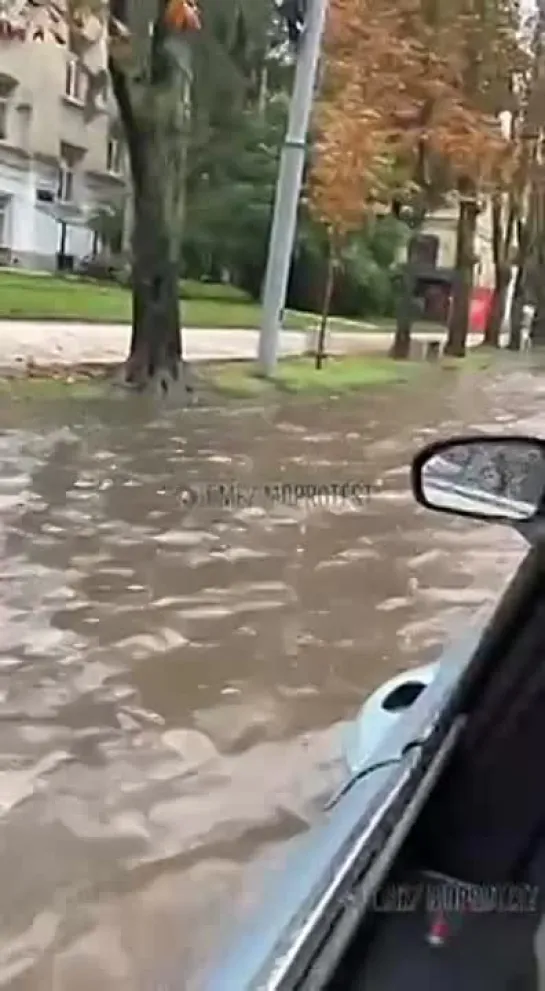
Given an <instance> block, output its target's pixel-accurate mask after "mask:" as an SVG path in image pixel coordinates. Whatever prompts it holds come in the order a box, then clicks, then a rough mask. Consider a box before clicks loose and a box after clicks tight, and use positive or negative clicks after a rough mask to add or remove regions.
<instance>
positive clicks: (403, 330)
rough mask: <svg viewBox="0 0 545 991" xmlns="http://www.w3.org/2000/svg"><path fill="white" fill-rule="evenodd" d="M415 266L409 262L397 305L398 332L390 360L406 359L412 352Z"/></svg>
mask: <svg viewBox="0 0 545 991" xmlns="http://www.w3.org/2000/svg"><path fill="white" fill-rule="evenodd" d="M414 289H415V266H414V264H412V263H411V262H409V261H408V262H407V264H406V266H405V269H404V272H403V278H402V282H401V292H400V294H399V299H398V303H397V313H396V332H395V337H394V340H393V342H392V346H391V348H390V358H396V359H405V358H408V357H409V354H410V351H411V328H412V325H413V317H414Z"/></svg>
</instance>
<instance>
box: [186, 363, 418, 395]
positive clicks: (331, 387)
mask: <svg viewBox="0 0 545 991" xmlns="http://www.w3.org/2000/svg"><path fill="white" fill-rule="evenodd" d="M423 367H425V366H423V365H422V363H421V362H413V361H402V362H399V361H392V359H390V358H384V357H375V356H370V355H369V356H362V355H354V356H348V357H340V358H328V359H327V360H326V361H325V363H324V365H323V367H322V368H321V369H319V370H318V369H316V368H315V367H314V359H313V358H284V359H282V360H281V361H280V362H279V364H278V368H277V371H276V372H275V374H274V376H273V377H272V378H268V379H267V378H263V377H262V376H260V374H259V372H258V369H257V366H256V365H255V364H254V363H253V362H242V361H240V362H229V363H224V364H213V365H210V366H209V367H208V368H207V369H206V371H205V373H204V379H205V381H207V382H208V383H209V384H210V385H212V386H213V388H215V389H216V390H217V391H219V392H222V393H224V394H227V395H234V396H241V397H249V398H251V397H255V396H259V395H263V394H267V393H271V392H275V391H277V392H287V393H294V394H300V395H308V394H320V393H330V394H331V393H344V392H351V391H354V390H358V389H365V388H370V387H373V386H377V385H389V384H394V383H396V382H408V381H410V380H411V379H412V378H414V376H415V374H416V373H417V372H418V371H420V370H421V369H422V368H423Z"/></svg>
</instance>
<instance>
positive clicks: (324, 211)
mask: <svg viewBox="0 0 545 991" xmlns="http://www.w3.org/2000/svg"><path fill="white" fill-rule="evenodd" d="M515 19H516V11H515V10H514V9H513V8H512V6H510V0H497V2H496V3H495V4H494V5H493V4H492V0H480V2H479V5H477V3H476V2H473V0H471V2H470V0H452V3H450V4H449V5H446V4H441V5H440V4H439V0H397V2H396V3H395V5H394V4H393V3H384V2H382V0H332V4H331V9H330V17H329V23H328V31H327V39H326V60H327V61H326V73H325V80H324V87H323V91H322V98H321V101H320V104H319V107H318V110H317V114H316V118H315V124H316V130H317V141H316V148H315V157H314V163H313V167H312V170H311V176H310V195H309V199H310V202H311V204H312V206H313V210H314V213H315V215H318V216H319V217H320V218H321V220H322V222H323V223H324V224H325V225H326V226H327V227H328V229H330V230H335V231H337V230H343V229H346V227H347V225H348V227H353V226H354V225H355V224H356V223H357V221H358V217H359V220H360V222H361V218H362V217H363V215H364V213H365V212H366V211H367V210H369V209H372V208H373V204H374V203H375V202H376V200H377V199H379V200H382V201H383V202H384V200H385V199H390V201H392V200H394V201H396V202H398V203H399V202H400V201H401V202H405V203H407V204H409V205H410V207H411V210H412V214H413V218H415V222H416V226H418V224H419V223H421V222H422V221H423V219H424V217H425V215H426V212H427V211H428V209H429V208H430V206H433V205H434V200H435V199H436V196H437V193H438V192H441V191H444V192H446V191H448V190H449V189H454V188H455V189H457V191H458V196H459V204H460V214H459V222H458V232H457V265H456V275H457V278H456V283H455V286H454V298H453V305H452V313H451V323H450V328H449V339H448V341H447V351H448V352H449V353H451V354H463V353H464V349H465V337H466V334H467V324H468V311H469V300H470V296H471V290H472V284H473V268H474V262H475V259H474V255H473V250H474V249H473V245H474V239H475V228H476V223H477V216H478V211H479V197H480V196H481V194H482V192H483V190H485V189H486V188H487V187H488V186H489V185H490V183H491V182H492V181H493V176H494V175H495V174H496V173H497V172H498V170H499V171H500V172H501V173H502V175H503V174H504V173H505V171H506V170H508V168H509V158H510V148H509V145H508V143H506V141H505V140H504V139H503V138H502V136H501V133H500V129H499V126H498V122H497V113H498V111H499V110H500V109H502V106H503V105H504V103H505V100H506V98H507V93H508V85H507V81H508V77H509V72H510V71H511V66H512V63H513V59H514V58H515V52H516V44H515V41H514V39H515V35H514V24H515ZM353 173H355V174H353ZM404 290H405V291H404V293H402V298H401V304H400V310H399V314H398V326H397V332H396V338H395V342H394V346H393V350H392V354H393V356H395V357H406V356H407V355H408V353H409V347H410V330H411V323H412V313H411V309H412V306H411V303H412V297H413V290H414V273H411V271H410V266H406V272H405V285H404Z"/></svg>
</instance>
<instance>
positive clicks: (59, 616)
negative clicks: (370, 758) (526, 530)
mask: <svg viewBox="0 0 545 991" xmlns="http://www.w3.org/2000/svg"><path fill="white" fill-rule="evenodd" d="M3 402H4V406H3V407H2V406H0V416H1V419H0V424H1V425H2V430H1V432H0V535H1V540H2V558H1V574H0V619H1V640H0V858H1V860H0V863H1V874H2V880H3V884H2V889H1V891H0V987H2V988H4V987H6V988H13V989H16V991H91V989H96V988H101V989H102V991H114V989H115V991H134V989H143V991H144V989H151V988H154V987H155V988H158V987H161V986H163V987H164V986H165V985H164V984H161V981H162V980H163V979H164V977H163V975H165V974H168V975H169V980H170V981H171V982H172V974H173V973H175V974H177V981H176V982H175V983H170V984H169V987H170V988H172V989H174V988H177V989H180V991H182V989H184V988H188V987H190V986H193V982H196V981H197V977H198V973H199V969H200V968H201V966H202V965H203V963H205V961H206V960H207V958H209V956H210V954H211V952H212V951H213V949H214V947H216V946H217V945H218V939H219V935H220V933H221V932H224V931H225V930H226V928H227V927H228V925H230V924H232V922H233V920H234V918H235V908H236V906H241V907H242V906H243V905H244V903H245V900H246V898H247V897H248V896H249V895H251V893H252V892H253V891H254V890H255V885H256V884H257V883H258V882H257V878H258V876H259V875H260V873H261V871H262V869H263V865H264V864H265V863H271V862H274V859H275V858H276V857H279V856H281V855H282V854H283V853H284V852H285V844H286V842H287V841H288V840H290V838H292V837H294V836H296V835H298V834H300V833H301V832H303V831H304V830H306V829H307V828H308V825H309V823H311V822H312V821H313V820H314V819H315V818H316V817H317V816H318V815H319V814H320V809H321V807H322V805H323V802H324V800H325V798H326V796H327V795H328V794H329V793H330V791H331V790H332V789H333V788H334V787H335V785H336V784H337V783H338V781H339V776H340V774H341V773H342V769H341V765H340V760H339V758H340V753H341V747H342V731H343V727H344V726H345V724H346V721H347V720H348V719H349V718H350V717H352V716H353V715H354V714H355V712H356V710H357V708H358V706H359V704H360V703H361V700H362V697H363V696H364V695H365V694H366V693H368V692H369V691H370V690H371V689H372V688H373V687H375V686H376V685H377V684H378V683H380V682H381V681H382V680H384V678H385V677H387V676H388V675H389V674H392V673H393V672H395V671H398V670H402V669H403V668H404V667H406V666H409V665H411V664H418V663H421V662H422V661H423V660H426V659H428V658H430V657H432V656H434V654H435V652H436V651H437V647H438V645H440V644H441V643H442V642H444V640H445V639H446V638H447V637H448V636H449V635H450V634H451V633H457V632H460V631H461V630H462V628H463V626H464V623H465V621H466V618H467V617H468V616H469V615H470V614H471V613H472V612H473V610H474V609H475V608H476V607H477V606H479V605H480V604H482V603H483V602H485V601H489V600H490V599H492V598H493V597H494V596H495V594H497V591H498V590H499V589H500V588H501V587H502V586H503V585H504V583H505V580H506V577H507V576H508V575H509V574H510V572H511V571H512V570H513V568H514V567H515V565H516V563H517V560H518V559H519V558H520V556H521V553H522V551H523V547H524V545H523V542H522V540H521V539H520V538H518V537H517V536H516V535H515V534H514V533H513V534H512V533H510V532H509V531H505V530H501V529H500V528H498V527H493V526H485V525H475V524H471V523H466V522H465V521H460V520H458V521H456V520H451V519H449V518H448V517H446V516H444V517H443V516H438V515H433V514H430V513H426V512H424V511H417V510H416V509H415V507H414V504H413V501H412V497H411V495H410V493H409V490H408V473H407V465H408V462H409V459H410V456H411V454H412V453H413V452H414V451H415V450H416V449H417V448H418V447H419V446H421V445H422V444H423V443H425V442H426V441H428V440H430V439H432V438H433V437H434V436H436V435H439V434H440V435H442V436H446V435H448V434H449V433H453V432H457V431H459V430H461V429H462V428H464V427H466V428H467V427H469V428H472V429H486V428H489V429H493V428H494V427H496V428H498V429H500V430H503V429H508V430H515V429H520V430H529V431H535V432H541V431H542V426H543V413H542V409H543V403H544V402H545V377H543V375H541V376H540V375H537V374H534V373H531V372H529V371H525V370H524V369H522V368H521V369H519V370H515V371H512V370H511V371H507V372H504V373H498V374H497V375H496V377H495V378H491V377H489V378H485V377H484V376H482V375H479V376H476V375H471V374H466V375H460V374H459V373H458V372H455V371H452V372H450V373H446V372H445V373H444V374H443V375H442V376H441V379H440V382H439V381H438V380H437V382H436V384H435V385H432V386H430V388H429V389H428V388H425V389H420V390H419V391H416V392H415V391H414V388H413V390H412V391H411V390H410V389H408V390H404V389H403V388H400V389H397V390H396V391H395V392H394V393H389V394H388V392H385V391H381V392H380V393H375V394H373V393H368V394H367V395H365V394H362V395H360V396H357V397H353V398H344V399H342V400H338V401H336V400H327V401H321V402H320V403H313V404H309V405H302V404H300V403H293V402H291V403H290V402H287V403H286V405H285V406H284V407H282V406H276V405H274V406H268V407H267V408H261V407H259V406H253V407H251V408H250V407H248V406H243V407H241V408H239V407H237V406H236V405H235V404H233V405H232V406H231V407H228V408H227V410H226V409H217V410H206V409H204V408H195V409H192V410H189V411H186V412H183V413H180V412H177V411H172V412H165V413H164V415H163V416H162V417H161V419H155V420H154V421H150V419H149V416H148V415H147V412H146V409H145V406H144V405H143V404H141V405H139V404H138V403H135V404H134V405H133V404H132V402H131V401H129V402H126V401H124V400H122V401H120V400H117V399H113V400H111V401H104V403H98V402H91V401H89V402H87V403H86V402H83V401H77V400H73V401H70V402H69V401H63V400H60V399H59V400H58V401H56V400H48V401H47V402H46V401H42V402H41V403H39V402H38V403H36V404H35V405H34V404H33V403H29V402H22V401H20V402H18V403H9V401H8V400H7V399H5V400H3ZM225 481H235V482H236V483H237V484H238V485H239V486H241V487H244V486H250V485H253V486H256V485H260V484H269V483H274V482H278V481H285V482H287V483H297V482H301V483H308V482H321V483H325V484H332V483H341V482H358V483H363V484H369V485H371V484H372V485H373V486H374V488H373V493H372V495H371V497H370V498H369V501H367V502H365V503H363V504H361V505H355V504H348V503H346V502H345V503H342V502H337V503H336V504H331V505H330V506H329V507H326V506H322V507H318V506H315V507H312V506H304V505H299V506H298V507H289V506H286V507H280V506H278V507H276V508H273V507H272V506H271V505H265V503H263V504H260V500H259V499H258V498H257V496H256V499H255V502H254V505H253V507H252V508H244V507H242V508H239V509H236V508H235V509H229V508H225V509H221V508H217V507H207V506H204V505H195V506H188V505H187V504H186V503H185V502H184V499H183V492H184V490H185V489H186V488H187V487H188V486H189V487H197V488H199V486H200V489H199V491H204V488H203V487H204V486H205V484H206V483H217V482H225Z"/></svg>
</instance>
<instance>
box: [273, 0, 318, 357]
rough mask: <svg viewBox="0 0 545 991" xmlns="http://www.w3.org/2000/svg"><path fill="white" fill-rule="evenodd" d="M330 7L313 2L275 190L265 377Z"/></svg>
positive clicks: (285, 276)
mask: <svg viewBox="0 0 545 991" xmlns="http://www.w3.org/2000/svg"><path fill="white" fill-rule="evenodd" d="M327 4H328V0H309V3H308V14H307V19H306V24H305V30H304V33H303V36H302V38H301V43H300V51H299V54H298V58H297V65H296V69H295V82H294V86H293V94H292V98H291V104H290V112H289V120H288V127H287V132H286V138H285V141H284V146H283V148H282V156H281V160H280V170H279V173H278V183H277V186H276V196H275V202H274V213H273V222H272V228H271V236H270V241H269V254H268V258H267V271H266V274H265V288H264V291H263V306H262V316H261V332H260V335H259V349H258V355H257V360H258V364H259V368H260V371H262V372H263V373H264V374H265V375H271V374H272V372H274V369H275V367H276V362H277V358H278V339H279V334H280V323H281V320H282V315H283V311H284V305H285V302H286V293H287V288H288V278H289V273H290V267H291V259H292V254H293V245H294V240H295V229H296V224H297V207H298V203H299V195H300V192H301V184H302V180H303V169H304V165H305V152H306V142H307V132H308V125H309V120H310V112H311V109H312V101H313V97H314V88H315V85H316V75H317V72H318V60H319V57H320V47H321V42H322V34H323V30H324V24H325V15H326V10H327Z"/></svg>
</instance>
